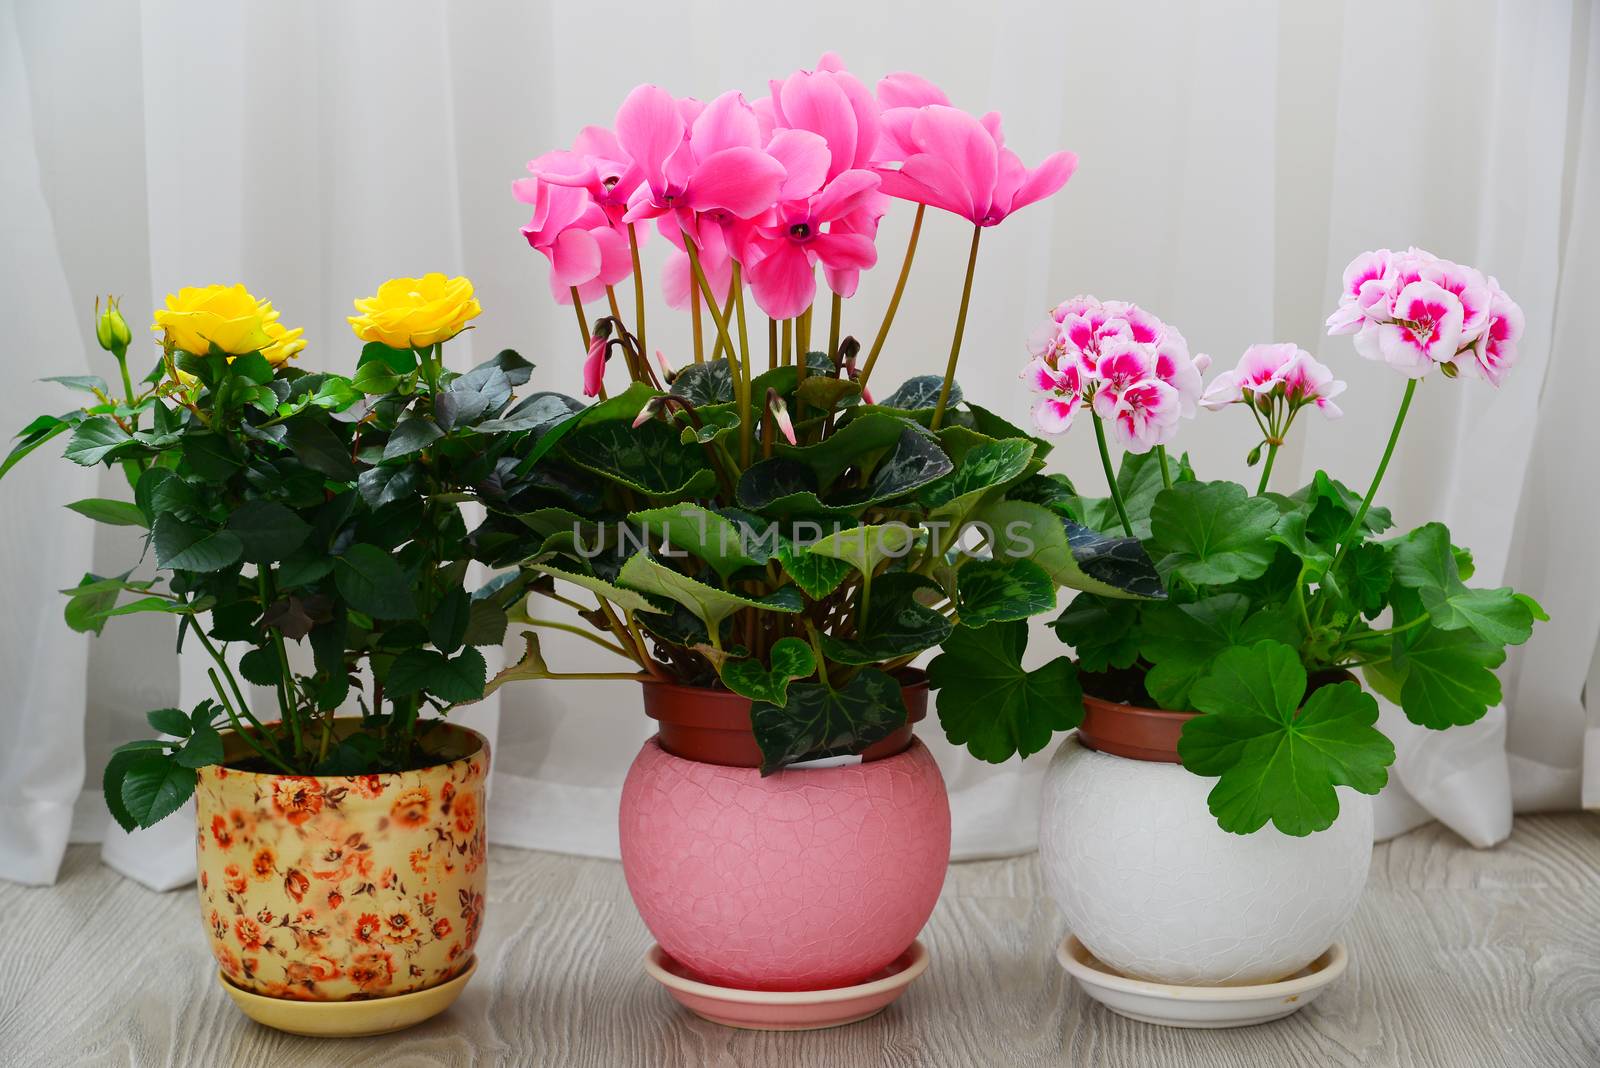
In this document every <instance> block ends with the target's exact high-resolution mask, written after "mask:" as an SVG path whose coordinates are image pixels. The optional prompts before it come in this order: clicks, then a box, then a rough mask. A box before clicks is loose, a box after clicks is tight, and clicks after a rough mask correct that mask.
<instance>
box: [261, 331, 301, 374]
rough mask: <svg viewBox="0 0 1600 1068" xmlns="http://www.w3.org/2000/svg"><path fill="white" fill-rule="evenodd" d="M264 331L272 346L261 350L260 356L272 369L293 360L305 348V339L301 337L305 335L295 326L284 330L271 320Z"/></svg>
mask: <svg viewBox="0 0 1600 1068" xmlns="http://www.w3.org/2000/svg"><path fill="white" fill-rule="evenodd" d="M266 331H267V336H268V337H269V338H271V339H272V344H270V345H268V346H267V347H266V348H264V349H262V350H261V355H263V356H265V357H266V358H267V362H268V363H270V364H271V365H272V366H274V367H277V366H279V365H281V364H282V363H283V362H284V361H285V360H292V359H294V358H295V357H296V356H298V355H300V350H301V349H303V348H305V347H306V339H305V338H304V337H303V336H302V335H303V334H304V333H305V328H304V327H299V326H297V327H295V328H294V329H293V330H286V329H284V326H283V324H282V323H280V322H278V321H277V320H273V321H272V322H270V323H268V324H267V325H266Z"/></svg>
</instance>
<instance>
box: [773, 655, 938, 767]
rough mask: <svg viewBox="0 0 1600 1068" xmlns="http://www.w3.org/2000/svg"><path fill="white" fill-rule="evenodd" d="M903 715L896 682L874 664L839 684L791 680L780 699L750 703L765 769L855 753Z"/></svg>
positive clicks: (899, 721) (894, 725)
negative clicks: (783, 700)
mask: <svg viewBox="0 0 1600 1068" xmlns="http://www.w3.org/2000/svg"><path fill="white" fill-rule="evenodd" d="M905 721H906V706H905V699H904V698H903V697H901V695H900V684H899V683H898V682H896V681H895V680H894V678H893V677H892V676H890V675H888V674H886V673H885V672H882V671H879V670H878V669H877V668H863V669H862V670H861V671H859V672H857V673H856V674H855V675H854V676H853V677H852V678H851V679H850V681H849V682H847V683H845V684H844V686H842V687H840V688H838V689H835V688H833V687H832V686H827V685H824V684H823V683H820V682H797V683H793V684H791V685H790V686H789V693H788V700H787V701H785V702H784V704H782V705H778V704H774V703H773V702H770V701H757V702H755V703H754V704H753V705H752V706H751V708H750V725H751V727H752V729H753V730H754V731H755V736H756V744H757V745H759V746H760V747H761V774H763V775H770V774H771V773H772V772H774V771H778V770H780V769H782V768H784V767H787V766H788V765H790V764H794V763H796V762H798V761H801V760H814V759H817V758H819V757H825V756H839V755H842V754H848V753H859V752H861V751H862V750H863V749H865V748H867V747H868V746H869V745H872V744H873V743H874V742H878V741H882V740H883V739H884V738H887V737H888V736H889V735H891V734H893V733H894V732H895V731H896V730H898V729H899V728H900V727H901V726H902V725H903V724H904V723H905Z"/></svg>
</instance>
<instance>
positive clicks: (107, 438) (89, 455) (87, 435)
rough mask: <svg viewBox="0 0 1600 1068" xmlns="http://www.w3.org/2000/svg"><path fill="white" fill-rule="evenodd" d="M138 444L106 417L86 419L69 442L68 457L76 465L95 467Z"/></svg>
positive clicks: (73, 433)
mask: <svg viewBox="0 0 1600 1068" xmlns="http://www.w3.org/2000/svg"><path fill="white" fill-rule="evenodd" d="M135 444H136V442H135V441H134V439H133V438H132V437H131V436H129V434H128V433H127V431H125V430H123V429H122V428H121V427H120V426H118V425H117V424H116V422H115V421H113V420H112V419H110V418H109V417H106V416H96V417H94V418H92V419H85V420H84V421H83V422H81V423H79V424H78V428H77V429H76V430H74V431H73V432H72V440H70V441H68V442H67V451H66V457H67V459H69V460H71V461H72V462H73V463H75V464H82V465H83V466H84V467H93V466H94V465H95V464H97V463H99V462H100V461H101V460H105V459H109V458H111V457H113V456H115V454H117V453H119V452H124V451H126V450H127V449H129V448H132V447H133V446H134V445H135Z"/></svg>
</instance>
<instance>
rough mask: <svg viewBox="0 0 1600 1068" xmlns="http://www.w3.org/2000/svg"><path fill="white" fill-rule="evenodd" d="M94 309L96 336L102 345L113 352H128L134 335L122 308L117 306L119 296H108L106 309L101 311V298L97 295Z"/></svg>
mask: <svg viewBox="0 0 1600 1068" xmlns="http://www.w3.org/2000/svg"><path fill="white" fill-rule="evenodd" d="M94 310H95V323H94V336H95V338H96V340H98V341H99V342H100V347H101V348H103V349H105V350H106V351H107V352H111V353H122V352H126V351H127V349H128V342H130V341H132V340H133V335H132V334H131V333H129V331H128V320H126V319H124V318H123V317H122V309H121V308H119V307H118V306H117V298H116V297H107V298H106V310H105V311H101V310H100V298H98V297H96V298H95V302H94Z"/></svg>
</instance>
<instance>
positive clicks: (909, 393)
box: [877, 375, 961, 411]
mask: <svg viewBox="0 0 1600 1068" xmlns="http://www.w3.org/2000/svg"><path fill="white" fill-rule="evenodd" d="M943 387H944V376H943V375H917V376H915V377H913V378H908V379H906V380H905V381H904V382H902V383H901V384H900V388H899V389H897V390H895V391H894V392H893V393H891V394H889V395H888V396H887V397H884V398H883V399H882V400H880V401H878V402H877V403H878V407H880V408H904V409H906V410H908V411H917V410H919V409H926V408H933V407H935V406H937V405H938V403H939V391H940V390H941V389H942V388H943ZM960 403H961V385H960V383H958V382H952V383H950V396H949V398H948V399H947V400H946V401H945V407H947V408H953V407H955V406H956V405H957V404H960Z"/></svg>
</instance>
